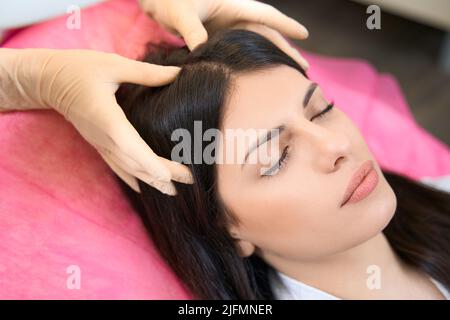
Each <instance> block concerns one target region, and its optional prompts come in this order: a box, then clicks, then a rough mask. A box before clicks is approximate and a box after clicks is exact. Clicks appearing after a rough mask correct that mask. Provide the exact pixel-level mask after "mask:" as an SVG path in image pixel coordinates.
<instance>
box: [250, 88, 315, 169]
mask: <svg viewBox="0 0 450 320" xmlns="http://www.w3.org/2000/svg"><path fill="white" fill-rule="evenodd" d="M316 88H317V83H315V82H312V83H311V84H310V85H309V87H308V89H307V90H306V93H305V96H304V98H303V108H306V106H307V105H308V103H309V100H311V97H312V95H313V93H314V91H315V90H316ZM285 129H286V125H284V124H282V125H279V126H277V127H275V128H272V129H270V130H269V132H267V133H266V134H263V135H262V136H260V137H259V139H258V141H257V142H256V143H254V144H253V145H252V146H250V148H249V149H248V151H247V154H246V155H245V158H244V162H243V163H242V164H241V168H242V167H243V166H244V165H245V164H246V162H247V158H248V156H249V155H250V154H251V153H252V152H253V150H255V149H257V148H259V146H260V145H262V144H264V143H266V142H268V141H270V140H271V139H272V138H274V137H276V136H278V135H280V134H281V133H282V132H283V131H284V130H285Z"/></svg>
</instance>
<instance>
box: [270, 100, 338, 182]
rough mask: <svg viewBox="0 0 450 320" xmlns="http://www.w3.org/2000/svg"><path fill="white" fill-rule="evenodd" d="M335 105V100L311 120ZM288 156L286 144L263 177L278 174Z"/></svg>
mask: <svg viewBox="0 0 450 320" xmlns="http://www.w3.org/2000/svg"><path fill="white" fill-rule="evenodd" d="M333 107H334V102H331V103H330V104H329V105H327V106H326V108H325V109H323V110H322V111H321V112H320V113H319V114H317V115H315V116H314V117H312V118H311V121H313V120H314V119H315V118H323V117H325V116H326V114H327V113H328V112H330V111H331V110H332V109H333ZM288 158H289V146H286V147H284V149H283V153H282V154H281V157H280V159H278V161H277V163H276V164H275V165H274V166H273V167H271V168H270V169H268V170H267V171H266V172H264V174H262V175H261V177H263V178H271V177H273V176H275V175H277V174H278V173H279V172H280V171H281V170H282V169H283V167H284V166H285V164H286V162H287V159H288ZM277 169H278V170H277ZM272 171H275V172H274V173H270V172H272ZM269 173H270V174H269Z"/></svg>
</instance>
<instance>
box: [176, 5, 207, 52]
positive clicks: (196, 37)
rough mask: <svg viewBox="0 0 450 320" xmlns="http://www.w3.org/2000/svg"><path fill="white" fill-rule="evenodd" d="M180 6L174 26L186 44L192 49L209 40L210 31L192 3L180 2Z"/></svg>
mask: <svg viewBox="0 0 450 320" xmlns="http://www.w3.org/2000/svg"><path fill="white" fill-rule="evenodd" d="M179 6H180V8H179V11H178V12H177V16H176V18H175V19H174V25H173V27H174V28H175V29H176V30H177V31H178V33H180V34H181V36H182V37H183V39H184V41H185V42H186V45H187V46H188V48H189V49H190V50H191V51H192V50H194V48H195V47H197V46H198V45H200V44H202V43H204V42H206V41H207V40H208V32H207V31H206V29H205V27H204V26H203V23H202V21H201V20H200V17H199V16H198V14H197V12H196V11H195V8H194V7H193V6H192V5H190V4H189V3H188V2H180V3H179Z"/></svg>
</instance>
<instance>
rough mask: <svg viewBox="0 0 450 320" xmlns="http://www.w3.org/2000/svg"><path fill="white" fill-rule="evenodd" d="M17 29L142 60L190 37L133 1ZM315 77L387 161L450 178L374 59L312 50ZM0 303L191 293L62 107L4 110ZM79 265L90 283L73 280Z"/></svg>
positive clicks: (32, 43)
mask: <svg viewBox="0 0 450 320" xmlns="http://www.w3.org/2000/svg"><path fill="white" fill-rule="evenodd" d="M66 19H67V16H62V17H59V18H56V19H53V20H51V21H47V22H44V23H40V24H37V25H34V26H31V27H28V28H24V29H21V30H18V31H17V32H16V33H15V34H14V35H13V36H12V37H10V38H9V39H8V40H7V41H6V42H5V43H4V44H3V46H4V47H11V48H27V47H47V48H86V49H95V50H101V51H107V52H116V53H119V54H121V55H124V56H127V57H131V58H137V57H138V56H140V55H141V54H142V53H143V52H144V50H145V44H146V43H147V42H153V43H158V42H160V41H162V40H165V41H169V42H172V43H174V44H179V45H182V43H183V42H182V41H181V40H180V39H178V38H176V37H175V36H173V35H171V34H169V33H168V32H166V31H164V30H163V29H162V28H160V27H159V26H158V25H157V24H156V23H155V22H154V21H152V20H150V19H149V18H147V17H146V16H145V15H144V14H143V13H142V12H141V11H140V9H139V8H138V6H137V4H136V2H135V1H134V0H113V1H108V2H104V3H101V4H99V5H97V6H94V7H89V8H87V9H84V10H82V12H81V29H80V30H69V29H67V28H66ZM304 55H305V56H306V58H307V59H308V60H309V62H310V63H311V65H312V68H311V71H310V76H311V78H312V79H314V80H315V81H317V82H318V83H320V84H321V86H322V87H323V88H324V90H325V92H326V94H327V95H328V96H329V97H330V98H332V99H333V100H334V101H335V102H336V104H337V105H338V106H339V107H341V108H342V109H343V110H344V111H345V112H347V113H348V114H349V116H350V117H351V118H352V119H353V120H354V121H355V123H356V124H357V125H358V126H359V127H360V128H361V130H362V132H363V134H364V136H365V138H366V140H367V142H368V144H369V145H370V147H371V149H372V150H373V152H374V154H375V156H376V157H377V159H378V161H379V162H380V163H381V165H382V166H383V167H384V168H388V169H391V170H394V171H397V172H400V173H403V174H405V175H408V176H411V177H414V178H419V177H422V176H439V175H444V174H449V173H450V152H449V150H448V148H447V147H446V146H445V145H444V144H442V143H440V142H439V141H438V140H437V139H435V138H434V137H432V136H431V135H429V134H428V133H426V132H425V131H424V130H423V129H421V128H420V127H419V126H418V125H417V124H416V123H415V121H414V119H413V118H412V116H411V113H410V111H409V108H408V106H407V104H406V102H405V100H404V98H403V95H402V93H401V90H400V89H399V87H398V85H397V83H396V82H395V80H394V79H393V78H392V77H390V76H388V75H380V74H378V73H377V72H376V71H375V70H374V69H373V68H372V67H371V66H370V65H369V64H367V63H365V62H363V61H358V60H354V59H348V60H346V59H335V58H327V57H321V56H318V55H313V54H309V53H306V52H305V53H304ZM0 132H2V134H1V135H0V150H1V151H0V191H1V198H0V298H3V299H10V298H14V299H24V298H39V299H50V298H55V299H185V298H190V297H191V295H190V294H189V292H188V291H186V290H185V289H184V287H183V285H182V284H181V283H180V282H179V281H178V280H177V278H176V277H175V276H174V274H173V272H172V271H171V270H170V269H169V268H168V267H167V265H166V264H165V263H164V262H163V260H162V259H161V257H160V255H159V253H158V252H157V251H156V250H155V248H154V246H153V244H152V242H151V241H150V240H149V238H148V236H147V234H146V231H145V229H144V227H143V225H142V224H141V222H140V220H139V218H138V216H137V214H136V213H135V212H134V211H133V209H132V208H131V206H130V205H129V203H128V201H127V199H126V197H125V196H124V194H123V193H122V191H121V190H120V188H119V186H118V184H117V182H116V181H115V178H114V176H113V173H112V171H111V170H110V169H109V168H108V167H107V165H106V164H105V163H104V162H103V161H102V159H101V158H100V156H99V155H98V154H97V152H96V151H95V149H93V148H92V147H91V146H90V145H89V144H88V143H87V142H85V141H84V140H83V139H82V137H81V136H80V135H79V134H78V132H77V131H76V130H75V129H74V128H73V127H72V126H71V125H70V124H69V123H67V122H66V121H65V120H64V118H63V117H61V116H60V115H58V114H56V113H55V112H53V111H29V112H22V113H21V112H16V113H6V114H0ZM71 266H76V268H77V269H76V270H79V275H80V278H79V280H80V281H79V284H80V288H79V289H77V288H73V287H72V284H73V283H72V282H71V281H72V280H73V276H74V274H73V273H72V272H73V271H72V270H73V269H71V268H72V267H71Z"/></svg>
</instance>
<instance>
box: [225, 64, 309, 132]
mask: <svg viewBox="0 0 450 320" xmlns="http://www.w3.org/2000/svg"><path fill="white" fill-rule="evenodd" d="M309 84H310V81H309V80H308V79H306V78H305V77H304V76H303V75H302V74H301V73H300V72H299V71H297V70H295V69H293V68H291V67H288V66H276V67H273V68H269V69H264V70H259V71H255V72H251V73H243V74H240V75H238V76H236V77H235V78H234V81H233V86H232V89H231V92H230V95H229V97H228V101H227V103H226V105H225V106H224V110H223V121H222V129H269V128H271V127H273V125H274V124H277V123H283V122H284V120H287V119H288V118H289V114H290V113H291V112H298V108H300V106H301V104H302V102H303V97H304V95H305V92H306V90H307V88H308V86H309Z"/></svg>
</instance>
